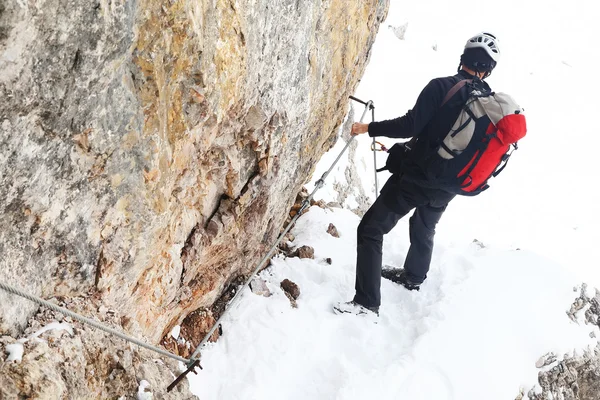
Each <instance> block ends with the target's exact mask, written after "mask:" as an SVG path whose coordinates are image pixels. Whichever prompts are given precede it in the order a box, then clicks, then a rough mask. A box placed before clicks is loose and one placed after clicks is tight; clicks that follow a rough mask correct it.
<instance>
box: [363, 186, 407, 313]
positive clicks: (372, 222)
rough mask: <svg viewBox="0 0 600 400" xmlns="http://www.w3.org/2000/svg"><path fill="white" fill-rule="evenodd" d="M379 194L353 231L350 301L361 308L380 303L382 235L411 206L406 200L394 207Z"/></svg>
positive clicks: (375, 305) (377, 305) (390, 228)
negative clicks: (354, 255) (353, 272)
mask: <svg viewBox="0 0 600 400" xmlns="http://www.w3.org/2000/svg"><path fill="white" fill-rule="evenodd" d="M386 195H387V193H386V194H382V195H381V196H379V198H378V199H377V200H376V201H375V203H374V204H373V205H372V206H371V208H369V211H367V212H366V214H365V215H364V217H363V218H362V220H361V221H360V224H359V225H358V230H357V243H356V244H357V246H356V247H357V258H356V285H355V289H356V295H355V296H354V301H355V302H357V303H359V304H360V305H363V306H365V307H379V305H380V304H381V292H380V289H381V288H380V286H381V256H382V246H383V235H385V234H386V233H388V232H389V231H391V230H392V228H393V227H394V226H396V223H398V220H399V219H400V218H402V217H403V216H405V215H406V214H408V212H409V211H410V210H411V209H412V208H413V207H414V206H410V205H408V204H407V203H405V202H403V203H402V204H405V206H403V207H399V208H396V209H394V210H392V209H390V208H388V206H386V205H385V204H384V198H385V196H386Z"/></svg>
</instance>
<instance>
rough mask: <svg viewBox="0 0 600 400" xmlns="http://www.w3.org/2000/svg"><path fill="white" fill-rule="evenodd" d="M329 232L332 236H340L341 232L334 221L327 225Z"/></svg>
mask: <svg viewBox="0 0 600 400" xmlns="http://www.w3.org/2000/svg"><path fill="white" fill-rule="evenodd" d="M327 233H329V234H330V235H331V236H333V237H336V238H339V237H340V233H339V232H338V230H337V228H336V227H335V225H334V224H332V223H329V226H328V227H327Z"/></svg>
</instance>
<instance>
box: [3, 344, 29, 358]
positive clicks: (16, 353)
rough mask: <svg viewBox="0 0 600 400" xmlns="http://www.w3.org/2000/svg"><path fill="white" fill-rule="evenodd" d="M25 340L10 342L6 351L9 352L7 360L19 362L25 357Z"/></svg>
mask: <svg viewBox="0 0 600 400" xmlns="http://www.w3.org/2000/svg"><path fill="white" fill-rule="evenodd" d="M23 343H24V342H23V341H18V342H17V343H13V344H9V345H7V346H6V352H7V353H8V357H7V358H6V361H9V362H15V363H19V362H21V360H22V359H23V352H24V350H25V349H24V348H23Z"/></svg>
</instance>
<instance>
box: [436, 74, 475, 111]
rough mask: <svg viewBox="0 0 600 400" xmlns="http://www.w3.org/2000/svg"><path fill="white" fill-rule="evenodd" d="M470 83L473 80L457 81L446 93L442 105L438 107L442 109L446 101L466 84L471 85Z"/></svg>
mask: <svg viewBox="0 0 600 400" xmlns="http://www.w3.org/2000/svg"><path fill="white" fill-rule="evenodd" d="M471 82H473V79H463V80H462V81H458V82H457V83H456V84H455V85H454V86H452V88H451V89H450V90H449V91H448V93H446V97H444V101H442V105H441V106H440V107H443V106H444V104H446V103H447V102H448V100H450V99H451V98H452V96H454V95H455V94H456V93H457V92H458V91H459V90H460V89H462V88H463V87H464V86H465V85H466V84H467V83H471Z"/></svg>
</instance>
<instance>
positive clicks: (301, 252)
mask: <svg viewBox="0 0 600 400" xmlns="http://www.w3.org/2000/svg"><path fill="white" fill-rule="evenodd" d="M291 256H292V257H299V258H311V259H314V258H315V249H313V248H312V247H310V246H301V247H299V248H297V249H296V250H294V252H293V253H292V254H291Z"/></svg>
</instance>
